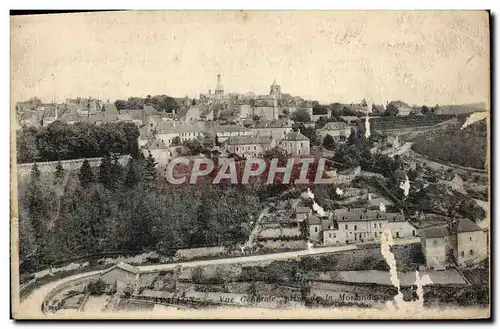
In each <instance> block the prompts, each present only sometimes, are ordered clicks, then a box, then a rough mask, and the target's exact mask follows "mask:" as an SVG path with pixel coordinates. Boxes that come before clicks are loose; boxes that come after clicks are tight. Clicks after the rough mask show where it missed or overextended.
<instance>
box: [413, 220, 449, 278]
mask: <svg viewBox="0 0 500 329" xmlns="http://www.w3.org/2000/svg"><path fill="white" fill-rule="evenodd" d="M420 243H421V247H422V253H423V254H424V256H425V266H426V267H427V268H433V269H444V268H445V267H446V262H447V255H448V254H449V251H450V231H448V228H447V227H432V228H428V229H424V230H422V232H421V233H420Z"/></svg>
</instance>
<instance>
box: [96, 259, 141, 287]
mask: <svg viewBox="0 0 500 329" xmlns="http://www.w3.org/2000/svg"><path fill="white" fill-rule="evenodd" d="M99 278H100V279H101V280H103V281H104V282H105V283H106V285H107V286H108V289H109V287H112V286H115V285H116V290H117V291H123V289H124V288H125V287H127V286H133V285H135V283H136V281H137V279H138V278H139V269H138V268H137V267H135V266H132V265H129V264H126V263H123V262H120V263H118V264H116V265H114V266H112V267H110V268H108V269H107V270H105V271H103V272H101V275H100V276H99Z"/></svg>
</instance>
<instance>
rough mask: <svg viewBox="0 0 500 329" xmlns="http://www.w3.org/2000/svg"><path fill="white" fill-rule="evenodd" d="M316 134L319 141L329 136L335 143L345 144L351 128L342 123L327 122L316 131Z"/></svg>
mask: <svg viewBox="0 0 500 329" xmlns="http://www.w3.org/2000/svg"><path fill="white" fill-rule="evenodd" d="M317 134H318V136H319V137H320V139H321V140H323V139H324V138H325V137H326V136H327V135H330V136H331V137H333V139H334V140H335V141H336V142H345V141H347V139H348V138H349V136H351V127H350V126H349V125H348V124H347V123H345V122H343V121H339V122H328V123H327V124H325V125H324V126H323V128H320V129H318V130H317Z"/></svg>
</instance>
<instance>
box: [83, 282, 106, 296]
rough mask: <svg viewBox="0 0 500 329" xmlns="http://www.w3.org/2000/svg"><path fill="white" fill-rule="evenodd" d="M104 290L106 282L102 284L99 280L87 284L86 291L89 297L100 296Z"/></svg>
mask: <svg viewBox="0 0 500 329" xmlns="http://www.w3.org/2000/svg"><path fill="white" fill-rule="evenodd" d="M104 290H106V282H104V281H103V280H102V279H101V278H99V279H97V280H95V281H91V282H89V284H88V285H87V291H88V292H89V293H90V294H91V295H102V294H103V293H104Z"/></svg>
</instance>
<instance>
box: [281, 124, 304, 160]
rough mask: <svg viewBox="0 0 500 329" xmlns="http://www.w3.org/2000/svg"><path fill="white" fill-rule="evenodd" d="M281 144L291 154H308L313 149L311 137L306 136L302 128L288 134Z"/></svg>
mask: <svg viewBox="0 0 500 329" xmlns="http://www.w3.org/2000/svg"><path fill="white" fill-rule="evenodd" d="M280 145H281V147H282V148H283V149H284V150H285V152H286V153H287V154H288V155H291V156H301V155H307V154H309V153H310V151H311V145H310V142H309V138H307V137H306V136H304V135H303V134H302V133H301V132H300V130H299V131H292V132H289V133H288V134H286V135H285V138H283V140H282V141H281V143H280Z"/></svg>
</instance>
